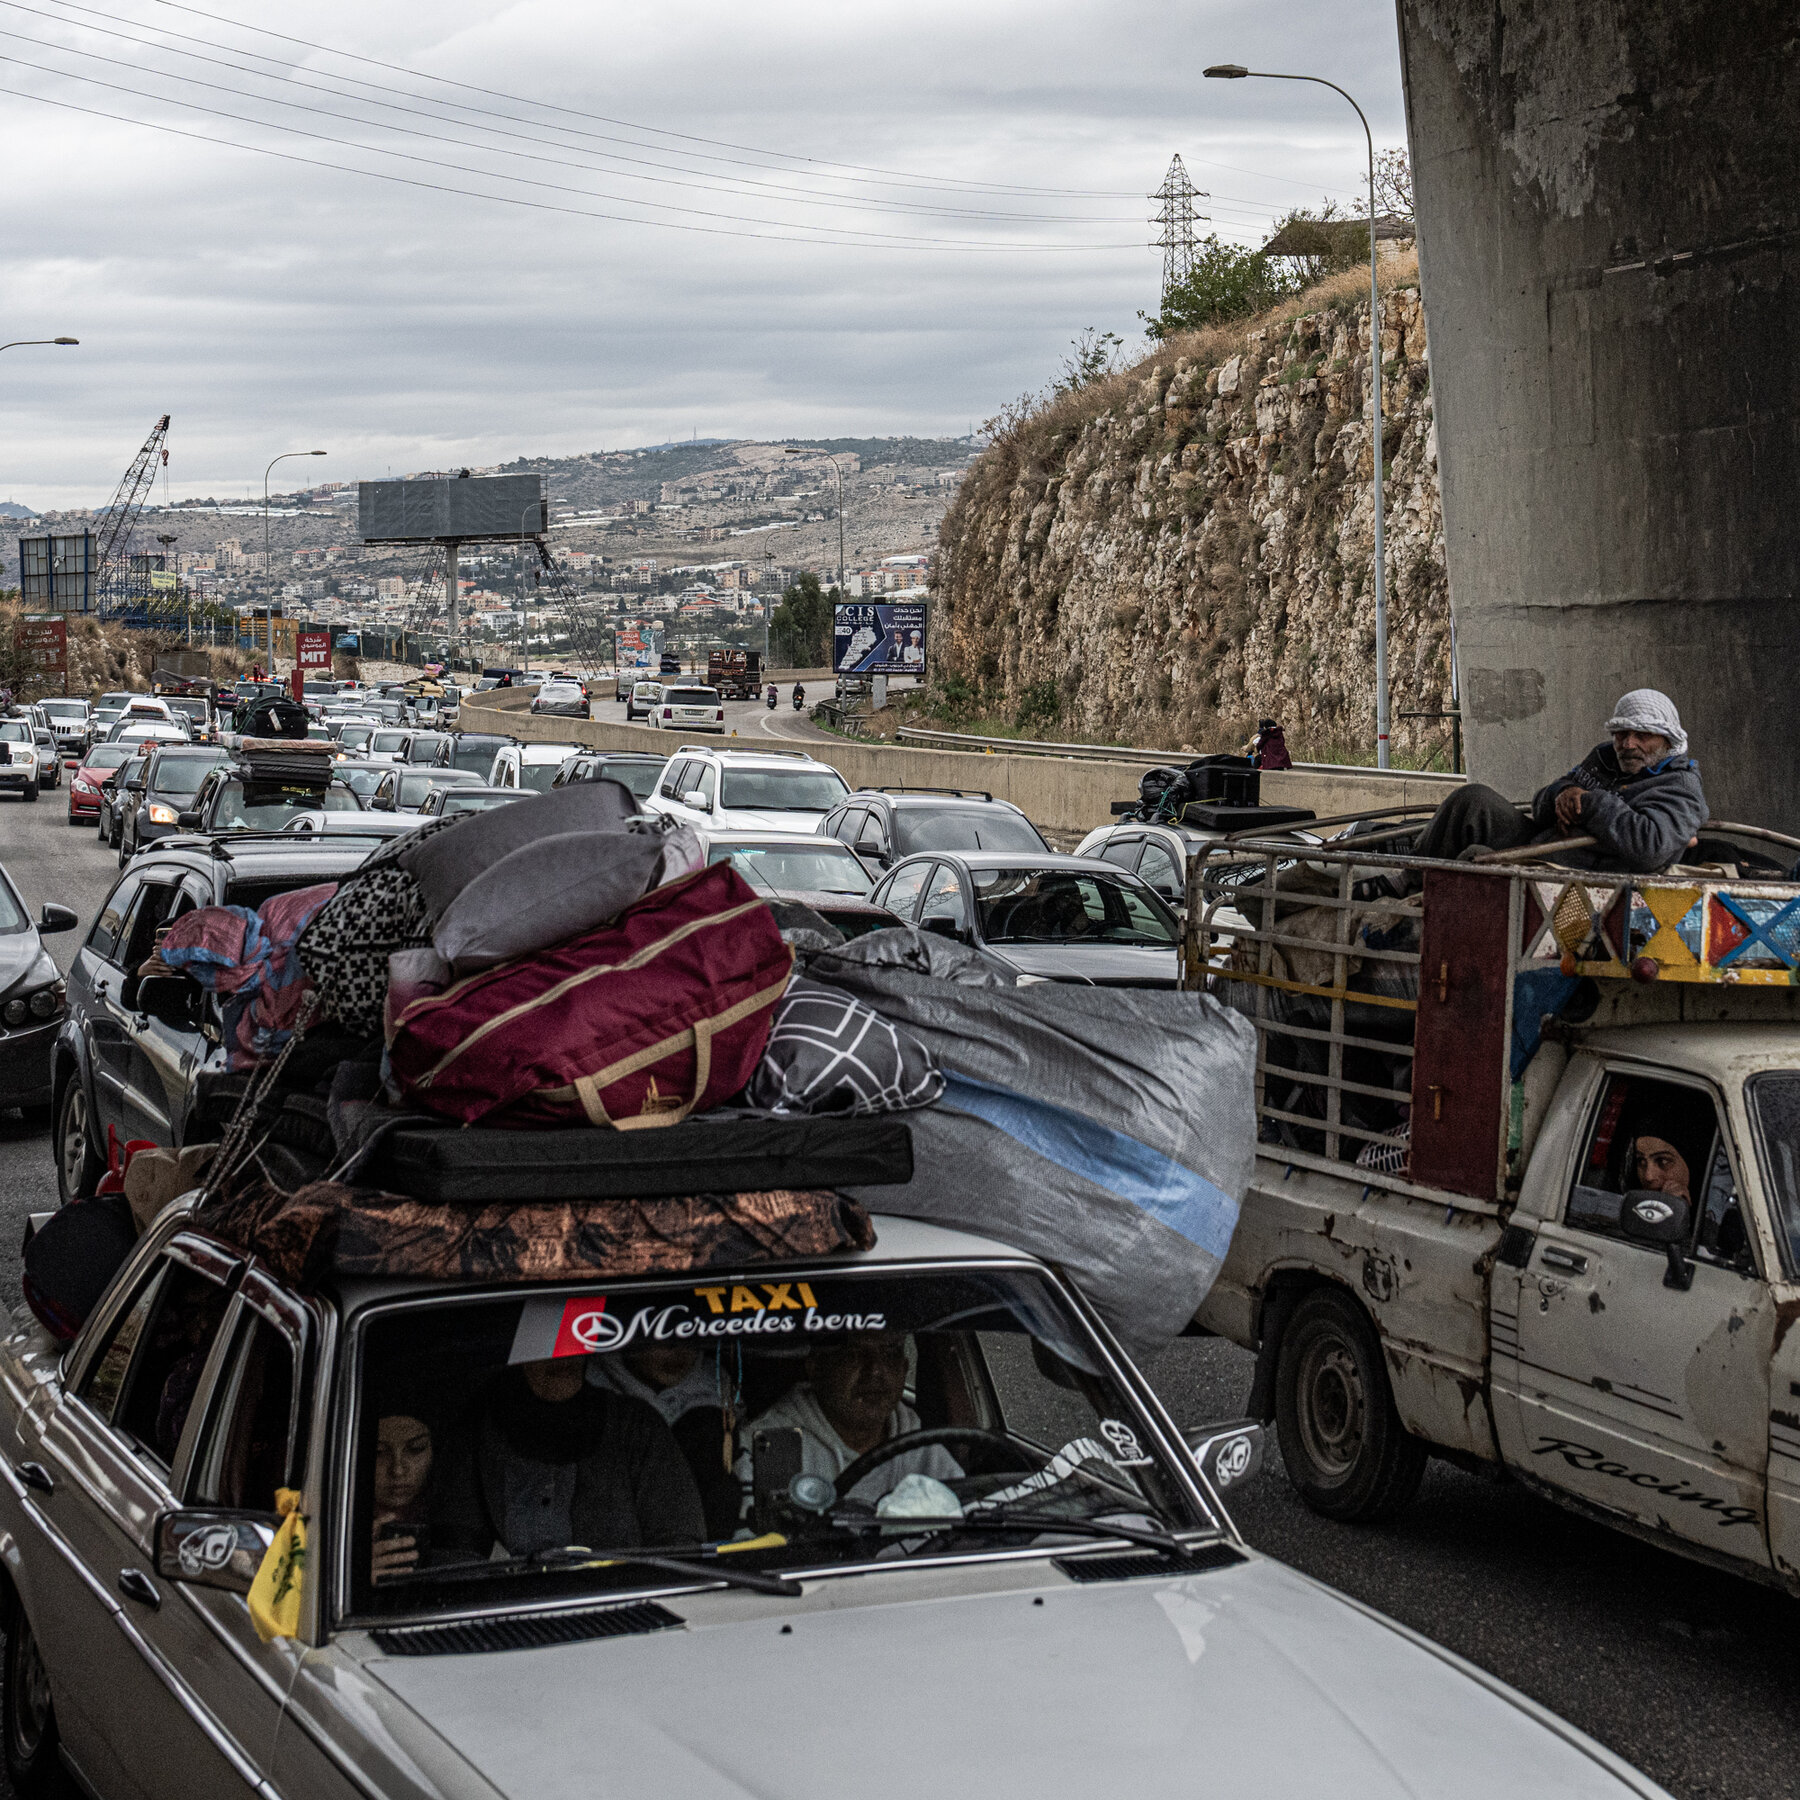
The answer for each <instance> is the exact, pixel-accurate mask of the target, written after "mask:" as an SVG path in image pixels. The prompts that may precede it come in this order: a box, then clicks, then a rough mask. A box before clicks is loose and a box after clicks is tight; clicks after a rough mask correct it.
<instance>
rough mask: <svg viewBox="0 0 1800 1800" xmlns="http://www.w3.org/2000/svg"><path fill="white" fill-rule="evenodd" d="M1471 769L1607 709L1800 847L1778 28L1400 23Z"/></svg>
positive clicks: (1743, 23)
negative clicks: (1678, 753) (1656, 702)
mask: <svg viewBox="0 0 1800 1800" xmlns="http://www.w3.org/2000/svg"><path fill="white" fill-rule="evenodd" d="M1399 15H1400V43H1401V52H1402V56H1403V59H1404V64H1405V73H1406V92H1407V115H1408V121H1409V126H1410V132H1411V139H1412V155H1413V166H1414V185H1415V190H1416V192H1415V198H1416V203H1417V210H1418V219H1419V243H1420V251H1421V258H1422V271H1421V272H1422V279H1423V285H1424V293H1425V302H1426V310H1427V316H1428V331H1429V336H1430V349H1431V368H1432V384H1433V393H1434V397H1435V407H1436V422H1437V434H1438V457H1439V469H1440V474H1441V477H1442V482H1443V502H1444V530H1445V538H1446V547H1447V551H1448V557H1449V570H1450V592H1451V600H1452V604H1453V606H1454V608H1455V613H1456V621H1457V634H1458V652H1459V661H1460V664H1461V679H1462V695H1463V712H1464V718H1465V722H1466V725H1467V730H1468V739H1469V745H1470V767H1471V770H1472V772H1473V774H1474V775H1475V777H1476V778H1477V779H1479V780H1484V781H1488V782H1491V783H1493V784H1494V785H1495V786H1497V787H1499V788H1501V789H1503V790H1504V791H1506V792H1507V793H1509V794H1513V795H1516V796H1523V795H1525V794H1527V793H1529V792H1530V791H1531V789H1533V788H1534V787H1536V786H1538V785H1539V784H1541V783H1542V782H1543V781H1545V780H1546V779H1548V778H1549V776H1550V775H1552V774H1554V773H1557V772H1559V771H1560V770H1562V769H1563V768H1565V767H1567V766H1568V765H1569V764H1571V763H1572V762H1574V761H1575V760H1576V759H1577V758H1578V757H1579V756H1580V755H1581V754H1582V753H1583V752H1584V751H1585V750H1586V749H1587V748H1588V747H1589V746H1590V745H1592V744H1594V743H1596V742H1598V741H1599V740H1600V738H1601V737H1602V735H1603V733H1602V730H1601V726H1602V724H1603V722H1604V721H1605V719H1606V717H1607V715H1608V713H1609V711H1610V710H1611V706H1612V703H1613V701H1614V700H1615V698H1616V697H1617V696H1618V695H1619V694H1620V693H1622V692H1623V691H1624V690H1626V689H1627V688H1633V687H1659V688H1662V689H1664V690H1665V691H1667V692H1668V693H1669V694H1671V695H1673V696H1674V698H1675V700H1676V703H1677V704H1678V705H1679V706H1680V708H1681V713H1682V718H1683V720H1684V722H1685V723H1686V724H1687V727H1688V731H1689V735H1690V737H1691V739H1692V753H1693V754H1694V755H1695V756H1696V757H1697V758H1698V759H1699V762H1700V766H1701V772H1702V776H1703V778H1704V780H1705V784H1706V792H1707V797H1708V799H1709V800H1710V801H1711V803H1712V808H1713V812H1714V815H1715V816H1716V817H1721V818H1732V819H1739V820H1744V821H1748V822H1753V823H1763V824H1768V825H1772V826H1775V827H1777V828H1778V829H1783V830H1787V831H1790V832H1795V833H1797V834H1800V706H1796V700H1795V695H1796V687H1797V685H1800V601H1797V596H1800V453H1797V452H1800V441H1797V440H1800V283H1797V280H1796V277H1797V276H1800V12H1797V11H1796V9H1795V7H1794V4H1793V0H1741V3H1738V4H1731V5H1727V4H1723V3H1722V0H1399Z"/></svg>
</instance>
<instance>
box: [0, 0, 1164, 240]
mask: <svg viewBox="0 0 1800 1800" xmlns="http://www.w3.org/2000/svg"><path fill="white" fill-rule="evenodd" d="M59 3H66V0H59ZM0 5H4V6H6V7H8V8H9V9H10V10H12V11H15V12H22V13H28V14H30V15H31V16H32V17H34V18H40V19H45V20H48V21H50V22H52V23H54V24H58V25H67V24H71V23H73V24H74V26H75V29H77V30H80V31H87V32H92V33H94V34H96V35H99V36H102V37H108V38H116V39H118V40H119V41H121V42H123V43H128V44H135V45H138V46H140V47H142V48H145V49H149V50H154V51H156V52H158V53H159V54H161V55H165V56H174V57H185V58H187V59H189V60H191V61H193V62H198V63H204V64H207V65H209V66H211V67H215V68H221V69H228V70H231V71H232V72H233V73H235V74H240V75H245V76H248V77H249V78H250V79H251V80H254V81H280V82H286V83H288V84H289V85H291V86H294V87H297V88H300V89H302V90H303V91H305V92H308V93H317V94H325V95H329V96H330V97H332V98H333V99H342V100H347V101H349V102H350V103H351V104H352V105H359V106H374V107H378V108H381V109H382V110H385V111H390V112H398V113H404V114H406V115H407V116H408V117H411V118H419V119H428V120H431V121H432V122H434V123H440V124H453V125H460V124H463V121H461V120H457V119H447V118H446V117H445V116H444V115H443V114H442V113H437V112H426V111H423V110H421V109H419V108H416V107H407V106H400V105H397V104H396V103H395V102H393V101H389V100H378V99H377V100H372V99H368V98H366V97H364V96H362V95H359V94H347V93H344V92H343V91H342V90H341V89H338V88H334V87H326V86H323V85H321V84H320V83H317V82H311V81H302V80H300V79H299V78H298V77H296V76H294V75H291V74H286V73H283V74H278V75H277V74H268V73H265V72H264V71H263V70H260V69H252V68H248V67H246V66H245V65H244V64H242V63H238V62H232V61H228V60H226V59H225V58H224V57H214V56H205V55H202V54H200V53H199V52H197V51H192V50H180V49H175V48H172V47H171V46H169V45H166V44H162V43H158V42H157V41H156V40H155V39H153V38H148V37H139V36H137V35H135V34H134V33H132V32H128V31H117V30H114V29H112V28H110V27H108V26H104V25H91V24H87V23H85V22H79V21H69V20H66V19H64V18H62V17H61V16H60V15H59V14H56V13H50V12H45V11H44V10H43V9H42V8H40V7H36V6H29V5H26V4H24V0H0ZM74 10H76V11H80V12H91V11H92V9H91V8H87V7H78V8H75V9H74ZM95 16H106V15H95ZM5 35H7V36H11V37H14V38H17V39H18V40H19V41H20V42H21V43H26V44H31V45H34V46H36V47H37V48H39V49H45V50H52V51H55V52H58V53H60V54H62V55H65V56H79V57H83V58H86V59H88V60H90V61H94V62H101V63H107V64H110V65H111V66H113V67H118V68H126V69H130V70H132V71H133V72H135V73H137V74H142V75H152V76H155V77H157V78H159V79H162V80H166V81H181V82H186V83H188V84H190V85H192V86H195V87H203V88H210V89H212V90H214V91H216V92H219V93H226V94H234V95H236V96H238V97H239V98H241V99H248V100H253V101H256V102H258V103H259V104H262V105H266V106H281V107H287V108H289V109H291V110H294V111H299V112H309V113H315V114H318V115H320V116H322V117H325V118H331V119H338V120H341V121H344V122H346V123H350V124H356V125H368V126H371V127H373V128H374V129H376V130H382V131H393V132H399V133H401V134H403V135H406V136H412V137H422V138H426V139H428V140H430V141H432V142H437V143H450V144H458V145H461V146H463V147H465V148H468V149H476V150H481V151H483V152H485V153H486V154H489V155H495V156H518V157H524V158H526V159H527V160H530V161H536V162H545V163H550V164H552V165H554V166H557V167H562V168H585V167H587V166H588V165H586V164H583V163H574V162H565V161H563V160H562V159H561V158H558V157H550V156H534V155H532V153H531V152H529V151H518V150H508V149H505V148H500V147H496V146H492V145H487V144H479V143H471V142H470V140H468V139H467V138H454V137H441V136H439V135H438V134H436V133H432V132H424V131H419V130H417V129H416V128H411V127H406V126H398V125H393V124H390V123H388V122H386V121H383V120H379V119H368V118H363V117H360V116H358V115H355V114H350V113H342V112H337V111H335V110H334V109H332V108H330V107H320V106H309V105H307V104H306V103H305V102H302V101H295V100H285V99H280V98H278V97H276V96H273V95H268V94H260V93H253V92H250V91H248V90H246V89H243V88H239V87H233V86H230V85H229V84H226V83H223V82H213V81H206V80H204V79H202V78H201V77H199V76H195V75H189V74H185V73H181V72H179V71H170V70H161V69H151V68H146V67H144V66H143V65H142V64H141V63H139V62H123V61H121V60H120V59H118V58H115V57H108V56H103V55H101V54H100V53H99V52H98V51H93V50H82V49H79V48H77V47H76V46H74V45H71V44H60V43H54V42H51V41H48V40H46V39H43V38H35V37H31V36H28V35H27V34H25V33H24V32H19V31H10V30H8V31H6V32H5ZM167 35H178V34H167ZM193 41H198V40H193ZM244 54H250V53H244ZM258 60H262V61H267V60H270V59H268V58H259V59H258ZM358 85H359V86H373V85H374V84H372V83H358ZM431 104H436V103H435V102H432V103H431ZM464 110H467V109H464ZM487 116H489V117H498V116H502V115H497V114H489V115H487ZM515 122H516V123H522V124H529V123H533V121H528V120H520V121H515ZM473 129H475V130H479V131H483V132H487V133H489V134H490V135H493V136H498V137H509V138H514V139H517V140H518V141H519V142H521V143H528V144H536V145H540V146H543V147H544V148H548V149H568V150H573V151H574V152H575V153H576V154H578V155H583V156H588V157H593V158H599V159H603V160H605V161H608V162H617V163H626V164H638V165H640V166H641V167H643V168H646V169H658V170H663V171H665V172H666V173H664V174H663V175H640V174H637V173H635V172H634V171H633V170H632V169H630V168H625V169H617V170H607V171H605V172H606V173H609V174H613V175H616V176H618V177H619V178H621V179H625V180H632V181H646V182H655V183H657V184H659V185H663V186H673V187H692V188H696V189H699V190H701V191H704V192H711V193H735V192H737V191H738V188H739V187H747V188H753V189H758V190H761V193H760V194H758V195H752V196H750V197H752V198H758V197H762V196H764V195H767V196H774V197H779V198H782V199H785V200H789V201H792V202H794V203H796V204H801V205H818V206H829V207H835V208H841V209H856V208H862V209H873V210H877V211H893V212H901V213H916V214H920V215H923V216H929V217H944V218H971V219H997V220H1007V221H1010V222H1017V223H1029V224H1062V223H1069V224H1083V225H1123V224H1126V223H1129V221H1128V220H1126V219H1109V218H1097V217H1092V216H1082V215H1073V214H1066V213H1005V212H997V211H994V210H992V209H983V208H976V207H954V206H926V205H915V204H913V203H911V202H908V201H904V200H890V199H884V198H880V197H875V196H868V197H864V198H851V197H844V196H840V195H832V194H822V193H819V192H818V191H817V190H814V189H808V188H795V187H791V186H788V185H786V184H784V183H780V182H764V181H757V180H754V179H753V178H751V177H748V176H737V175H720V174H718V173H716V172H715V171H713V170H709V169H692V168H688V167H687V166H686V165H683V164H680V163H668V162H658V161H653V160H651V159H649V158H644V157H627V156H622V155H620V154H619V153H618V152H616V151H593V150H584V149H581V148H580V147H579V146H571V145H565V144H561V143H558V142H557V141H556V140H555V139H551V138H542V137H534V136H532V135H530V134H529V133H526V132H519V131H507V130H504V129H502V128H499V127H496V126H491V125H477V126H475V127H473ZM548 129H550V130H560V131H564V132H565V135H569V134H568V133H567V128H566V127H561V126H551V127H549V128H548ZM573 135H578V136H587V137H592V136H594V134H593V133H576V134H573ZM597 141H602V142H606V141H623V140H606V139H599V140H597ZM675 174H692V175H698V176H701V177H702V178H703V179H702V180H699V181H691V182H687V181H678V180H673V179H671V176H672V175H675ZM721 183H735V184H738V186H724V185H720V184H721ZM951 191H953V192H958V193H960V192H962V190H951ZM971 197H973V196H972V192H971Z"/></svg>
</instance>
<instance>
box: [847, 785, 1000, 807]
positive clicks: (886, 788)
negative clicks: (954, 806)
mask: <svg viewBox="0 0 1800 1800" xmlns="http://www.w3.org/2000/svg"><path fill="white" fill-rule="evenodd" d="M856 791H857V792H858V793H859V794H949V795H951V796H953V797H954V798H955V799H958V800H988V801H991V800H992V799H993V798H994V796H993V795H992V794H990V793H989V792H988V791H987V789H986V788H953V787H922V786H916V785H914V784H913V783H911V782H899V781H896V782H886V783H884V784H883V785H882V786H880V787H866V788H858V789H857V790H856ZM1001 804H1002V805H1003V806H1006V805H1010V804H1011V802H1010V801H1002V802H1001Z"/></svg>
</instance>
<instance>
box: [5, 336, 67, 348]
mask: <svg viewBox="0 0 1800 1800" xmlns="http://www.w3.org/2000/svg"><path fill="white" fill-rule="evenodd" d="M80 342H81V339H80V338H14V339H13V341H12V342H11V343H10V344H0V350H23V349H24V348H25V347H26V346H27V345H28V344H79V343H80Z"/></svg>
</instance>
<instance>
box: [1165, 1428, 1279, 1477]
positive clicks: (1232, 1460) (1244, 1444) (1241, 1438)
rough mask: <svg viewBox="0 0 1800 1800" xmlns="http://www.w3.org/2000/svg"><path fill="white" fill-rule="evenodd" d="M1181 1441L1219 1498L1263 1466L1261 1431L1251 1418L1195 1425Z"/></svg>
mask: <svg viewBox="0 0 1800 1800" xmlns="http://www.w3.org/2000/svg"><path fill="white" fill-rule="evenodd" d="M1181 1435H1182V1436H1183V1438H1185V1439H1186V1441H1187V1447H1188V1449H1189V1450H1190V1451H1192V1452H1193V1457H1194V1461H1195V1462H1196V1463H1197V1464H1199V1466H1200V1473H1201V1474H1202V1475H1204V1476H1205V1477H1206V1479H1207V1480H1208V1481H1209V1482H1211V1483H1212V1486H1213V1491H1214V1492H1215V1493H1217V1494H1220V1495H1223V1494H1224V1492H1225V1490H1226V1489H1227V1488H1234V1487H1241V1486H1242V1485H1243V1484H1244V1483H1245V1482H1246V1481H1248V1480H1249V1479H1250V1478H1251V1476H1253V1475H1257V1474H1260V1473H1261V1472H1262V1466H1263V1428H1262V1425H1261V1423H1260V1422H1259V1421H1257V1420H1255V1419H1230V1420H1227V1421H1226V1422H1224V1423H1222V1424H1217V1425H1196V1426H1193V1427H1191V1428H1190V1429H1189V1430H1187V1431H1184V1432H1183V1433H1182V1434H1181Z"/></svg>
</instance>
